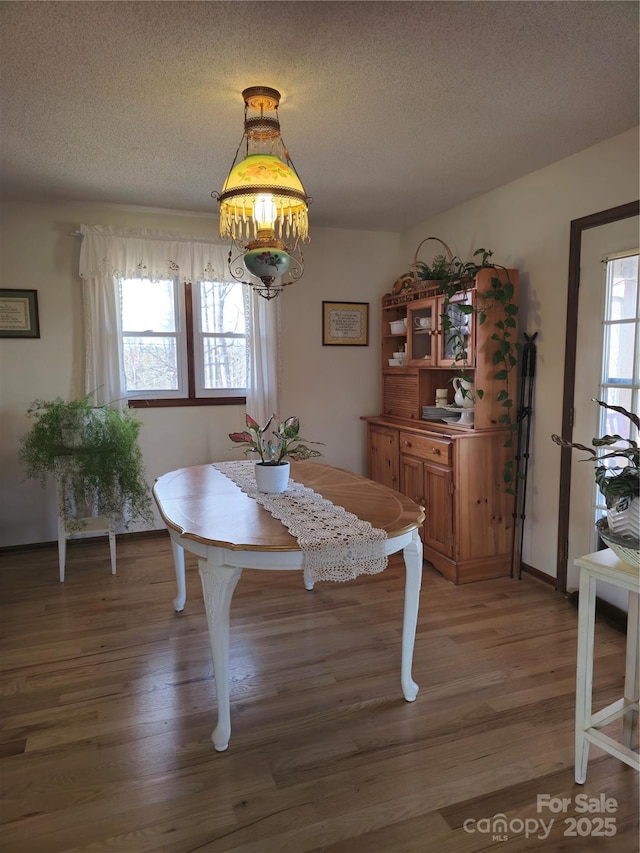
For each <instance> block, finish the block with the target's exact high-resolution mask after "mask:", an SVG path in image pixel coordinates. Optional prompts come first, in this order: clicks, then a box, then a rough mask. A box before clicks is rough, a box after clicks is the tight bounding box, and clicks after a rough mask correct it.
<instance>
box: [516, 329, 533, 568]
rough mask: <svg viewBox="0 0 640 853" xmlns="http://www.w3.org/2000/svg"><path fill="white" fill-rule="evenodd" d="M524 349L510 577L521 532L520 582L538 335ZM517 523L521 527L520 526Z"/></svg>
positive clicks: (529, 340)
mask: <svg viewBox="0 0 640 853" xmlns="http://www.w3.org/2000/svg"><path fill="white" fill-rule="evenodd" d="M524 337H525V341H526V343H525V345H524V346H523V347H522V360H521V363H520V389H519V393H518V410H517V424H518V438H517V443H516V457H515V476H514V480H513V482H514V491H515V496H514V499H513V536H512V539H511V577H513V573H514V563H515V556H516V530H519V533H520V541H519V544H518V580H520V579H521V578H522V543H523V540H524V522H525V518H526V504H527V473H528V470H529V441H530V438H531V416H532V414H533V385H534V380H535V376H536V345H535V339H536V338H537V337H538V333H537V332H534V334H533V335H531V336H529V335H527V334H526V333H525V336H524ZM518 519H519V521H520V523H519V524H518Z"/></svg>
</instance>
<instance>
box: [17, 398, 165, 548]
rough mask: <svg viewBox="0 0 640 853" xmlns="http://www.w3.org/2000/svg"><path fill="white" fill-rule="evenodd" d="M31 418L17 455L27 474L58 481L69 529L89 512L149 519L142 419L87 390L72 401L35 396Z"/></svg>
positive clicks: (76, 526) (60, 511)
mask: <svg viewBox="0 0 640 853" xmlns="http://www.w3.org/2000/svg"><path fill="white" fill-rule="evenodd" d="M27 414H28V415H29V417H31V418H33V419H34V423H33V425H32V427H31V429H29V431H28V432H27V433H25V435H24V436H23V437H22V440H21V445H20V452H19V458H20V461H21V462H22V463H23V465H24V466H25V469H26V473H27V476H29V477H34V478H36V479H39V480H40V483H41V485H42V486H44V485H45V484H46V481H47V479H48V478H49V477H53V478H54V479H55V480H56V482H57V484H58V515H59V516H60V517H61V518H62V519H64V522H65V527H66V529H67V530H68V531H69V532H79V531H81V530H82V529H84V527H85V521H84V519H87V518H89V517H92V516H97V517H102V516H106V517H110V518H113V519H114V520H121V521H123V522H124V525H125V527H128V526H129V524H130V523H131V522H132V521H136V520H141V521H144V522H145V523H147V524H148V525H149V526H152V525H153V511H152V504H151V492H150V490H149V486H148V485H147V482H146V479H145V471H144V464H143V459H142V451H141V450H140V447H139V445H138V434H139V432H140V426H141V423H140V421H138V420H137V419H136V418H134V417H133V415H132V414H131V413H130V412H129V410H125V411H120V409H118V408H116V407H115V406H109V405H105V406H93V405H92V404H91V402H90V399H89V395H87V396H86V397H82V398H80V399H78V400H71V401H70V402H67V401H64V400H62V399H61V398H60V397H58V398H56V399H55V400H50V401H44V400H35V401H34V402H33V403H32V404H31V406H30V407H29V409H28V410H27Z"/></svg>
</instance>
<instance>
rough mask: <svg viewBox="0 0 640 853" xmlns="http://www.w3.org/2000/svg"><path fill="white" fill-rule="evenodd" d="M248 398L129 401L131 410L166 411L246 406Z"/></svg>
mask: <svg viewBox="0 0 640 853" xmlns="http://www.w3.org/2000/svg"><path fill="white" fill-rule="evenodd" d="M246 402H247V398H246V397H170V398H161V397H158V398H151V399H143V400H129V401H128V403H127V405H128V406H129V408H130V409H165V408H175V407H178V406H244V405H245V403H246Z"/></svg>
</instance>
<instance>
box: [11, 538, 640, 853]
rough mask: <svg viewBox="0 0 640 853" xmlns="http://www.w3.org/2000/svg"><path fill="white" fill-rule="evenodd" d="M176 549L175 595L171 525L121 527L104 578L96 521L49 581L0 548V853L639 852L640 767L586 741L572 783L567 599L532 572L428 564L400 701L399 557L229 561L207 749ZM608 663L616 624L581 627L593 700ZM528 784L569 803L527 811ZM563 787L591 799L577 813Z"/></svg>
mask: <svg viewBox="0 0 640 853" xmlns="http://www.w3.org/2000/svg"><path fill="white" fill-rule="evenodd" d="M187 567H188V568H187V592H188V599H187V605H186V609H185V611H184V612H183V613H181V614H176V613H174V612H173V609H172V606H171V600H172V598H173V596H174V594H175V586H174V580H173V569H172V562H171V551H170V547H169V540H168V537H164V536H163V537H158V538H148V539H126V538H125V539H123V540H119V541H118V574H117V575H116V576H115V577H112V576H111V574H110V568H109V549H108V546H107V543H106V539H104V540H92V541H77V542H72V543H70V545H69V550H68V555H67V580H66V582H65V583H64V584H60V583H59V582H58V579H57V578H58V568H57V551H56V550H55V549H53V548H52V549H46V550H40V551H30V552H26V551H25V552H19V553H5V554H2V555H0V583H1V591H2V641H1V646H0V650H1V668H2V682H1V685H0V686H1V693H0V696H1V703H2V729H1V732H2V737H1V738H0V740H1V743H0V756H2V757H1V758H0V786H1V788H2V832H1V836H0V837H1V840H0V850H2V851H3V853H63V851H64V853H71V851H73V853H78V851H91V853H94V851H95V853H99V851H116V853H146V851H162V853H187V852H189V853H195V851H215V853H218V851H220V853H222V851H236V853H307V851H327V853H329V851H330V853H374V851H375V853H409V851H420V853H476V851H490V850H496V851H497V850H500V851H505V853H514V851H525V850H534V851H537V850H545V851H546V850H558V851H559V850H573V851H579V853H583V851H610V853H613V851H615V853H637V851H638V807H637V803H638V774H637V773H636V772H634V771H633V770H632V769H631V768H629V767H627V766H626V765H624V764H622V763H620V762H618V761H617V760H616V759H614V758H612V757H609V756H605V755H604V754H603V753H601V752H600V751H599V750H597V749H595V748H594V747H592V748H591V749H592V751H591V761H590V763H589V769H588V774H587V782H586V784H585V785H584V786H577V785H575V784H574V782H573V712H574V690H575V656H576V628H577V613H576V610H575V609H574V608H573V607H572V606H571V605H570V604H569V603H568V602H567V600H566V599H565V598H564V597H563V596H561V595H559V594H558V593H555V592H554V591H553V590H551V589H550V588H549V587H547V586H545V585H543V584H542V583H540V582H539V581H537V580H535V579H532V578H530V577H526V576H525V577H524V578H523V579H522V580H521V581H517V580H511V579H509V578H500V579H497V580H490V581H483V582H480V583H475V584H468V585H464V586H460V587H454V586H452V585H451V584H450V583H449V582H447V581H446V580H444V578H443V577H441V576H440V575H439V574H437V573H436V572H435V571H434V570H433V569H431V568H430V567H429V566H426V568H425V572H424V581H423V588H422V598H421V610H420V616H419V623H418V634H417V641H416V649H415V658H414V678H415V679H416V681H417V682H418V683H419V684H420V687H421V690H420V693H419V695H418V698H417V700H416V702H414V703H413V704H409V703H407V702H405V701H404V700H403V699H402V694H401V691H400V683H399V672H400V670H399V662H400V628H401V612H402V596H403V581H404V575H403V567H402V562H401V560H399V559H398V558H394V560H393V561H392V562H391V563H390V566H389V568H388V569H387V570H386V571H385V572H384V573H383V574H382V575H378V576H375V577H370V578H364V579H362V580H359V581H356V582H355V583H351V584H344V585H340V584H319V585H318V586H317V588H316V590H315V591H313V592H307V591H306V590H305V589H304V587H303V584H302V578H301V577H297V576H295V575H293V574H292V573H288V572H283V573H275V572H274V573H258V572H250V571H246V572H245V573H244V574H243V577H242V578H241V580H240V583H239V585H238V588H237V590H236V593H235V596H234V599H233V602H232V608H231V700H232V710H231V713H232V727H233V729H232V736H231V743H230V746H229V749H228V751H227V752H225V753H216V752H215V751H214V749H213V746H212V744H211V741H210V734H211V731H212V729H213V726H214V724H215V685H214V683H213V680H212V675H211V673H212V664H211V654H210V649H209V645H208V634H207V628H206V619H205V614H204V607H203V603H202V594H201V591H200V579H199V576H198V573H197V569H196V561H195V558H194V557H192V556H190V555H187ZM623 671H624V636H623V635H622V634H621V633H620V632H618V631H616V630H615V629H614V628H612V627H610V626H609V625H606V624H603V623H598V624H597V627H596V664H595V674H594V705H595V706H596V707H598V706H601V705H604V704H607V703H608V702H609V701H611V700H612V699H615V698H618V696H619V695H622V694H621V685H622V679H623ZM545 794H547V795H550V796H552V797H554V798H563V797H564V798H568V804H567V805H566V811H564V812H552V811H551V810H550V809H549V808H547V807H544V808H541V810H539V811H538V810H537V803H538V799H537V798H538V796H543V795H545ZM580 794H583V795H588V797H589V798H590V799H589V800H588V804H589V805H590V806H591V807H593V805H594V803H597V804H600V805H598V808H599V809H600V811H597V812H595V811H594V812H584V813H582V812H580V810H579V804H580V799H576V798H577V796H578V795H580ZM601 795H604V796H605V798H609V800H611V798H613V799H615V801H616V805H615V808H614V807H613V806H612V804H611V802H609V804H608V805H609V808H611V809H612V811H610V812H603V811H602V810H601V808H602V800H595V798H600V797H601ZM551 805H552V806H556V807H557V806H558V805H559V801H557V800H552V801H551ZM499 815H502V816H504V818H505V820H506V822H507V827H506V829H505V830H504V831H503V824H500V822H499V817H497V816H499ZM605 818H613V823H612V822H611V820H609V823H608V824H606V823H604V819H605ZM541 820H543V821H544V826H543V825H541V823H540V821H541ZM550 820H553V825H552V826H551V828H550V830H549V832H548V834H547V836H546V837H544V835H545V833H546V828H547V827H549V821H550ZM572 820H573V824H572ZM565 821H566V822H565ZM601 821H602V822H601ZM607 826H608V827H609V829H608V830H606V829H605V827H607ZM611 828H613V829H615V832H616V834H615V836H614V837H605V836H602V835H601V836H597V835H594V834H593V833H594V832H597V831H598V830H600V831H601V832H603V831H609V832H610V831H611ZM572 829H574V830H575V831H576V832H577V833H578V834H577V836H575V837H573V836H570V835H567V834H566V833H567V832H571V830H572ZM503 835H506V836H508V837H507V838H506V839H505V840H498V836H500V837H502V836H503ZM527 835H528V836H529V837H527Z"/></svg>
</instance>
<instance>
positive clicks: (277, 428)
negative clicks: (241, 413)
mask: <svg viewBox="0 0 640 853" xmlns="http://www.w3.org/2000/svg"><path fill="white" fill-rule="evenodd" d="M245 423H246V426H247V429H246V430H244V431H243V432H231V433H229V438H230V439H231V441H233V442H235V443H236V444H242V445H245V447H246V449H245V451H244V453H245V455H247V454H249V453H257V454H258V456H259V457H260V461H259V462H256V464H255V475H256V485H257V487H258V491H259V492H268V493H270V494H276V493H278V492H284V491H285V490H286V488H287V484H288V482H289V469H290V465H289V461H288V460H289V459H293V460H295V461H300V460H302V459H311V458H312V457H314V456H322V454H321V453H320V452H319V451H317V450H312V449H311V448H310V447H307V445H306V444H302V442H303V441H306V439H303V438H301V437H300V420H299V418H297V417H296V416H295V415H292V416H291V417H288V418H285V419H284V420H281V419H280V418H279V417H278V416H277V415H271V417H270V418H269V420H268V421H267V423H266V424H265V425H264V426H262V427H261V426H260V424H259V423H258V422H257V421H255V420H254V419H253V418H252V417H251V415H247V416H246V421H245ZM310 443H311V444H320V443H321V442H317V441H312V442H310Z"/></svg>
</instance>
